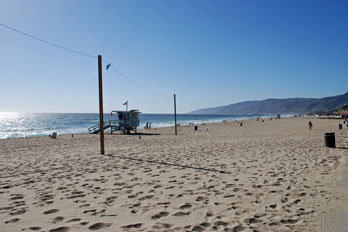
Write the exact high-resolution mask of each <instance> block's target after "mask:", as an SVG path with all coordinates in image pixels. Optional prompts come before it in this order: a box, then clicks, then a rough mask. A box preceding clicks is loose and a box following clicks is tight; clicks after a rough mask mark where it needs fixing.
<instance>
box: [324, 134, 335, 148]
mask: <svg viewBox="0 0 348 232" xmlns="http://www.w3.org/2000/svg"><path fill="white" fill-rule="evenodd" d="M324 137H325V146H326V147H336V142H335V133H325V135H324Z"/></svg>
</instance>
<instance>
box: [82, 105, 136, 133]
mask: <svg viewBox="0 0 348 232" xmlns="http://www.w3.org/2000/svg"><path fill="white" fill-rule="evenodd" d="M113 113H116V115H117V117H118V119H117V120H105V121H104V128H103V129H104V130H106V129H108V128H110V129H111V133H112V132H113V131H122V132H123V133H124V134H130V132H131V131H134V132H135V133H137V127H138V126H139V123H140V121H139V114H140V113H141V112H139V111H138V110H130V111H118V110H113V111H111V116H113ZM88 131H89V133H90V134H97V133H99V132H100V124H99V123H98V124H96V125H94V126H92V127H90V128H88Z"/></svg>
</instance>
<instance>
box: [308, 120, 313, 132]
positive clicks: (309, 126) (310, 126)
mask: <svg viewBox="0 0 348 232" xmlns="http://www.w3.org/2000/svg"><path fill="white" fill-rule="evenodd" d="M312 127H313V124H312V122H311V121H309V122H308V129H309V130H312Z"/></svg>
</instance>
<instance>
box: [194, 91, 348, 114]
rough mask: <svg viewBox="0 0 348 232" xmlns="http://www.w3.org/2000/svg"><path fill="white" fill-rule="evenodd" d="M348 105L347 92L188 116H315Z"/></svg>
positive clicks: (268, 101)
mask: <svg viewBox="0 0 348 232" xmlns="http://www.w3.org/2000/svg"><path fill="white" fill-rule="evenodd" d="M345 105H348V92H347V93H345V94H342V95H337V96H333V97H324V98H287V99H266V100H262V101H245V102H239V103H236V104H230V105H227V106H219V107H214V108H206V109H200V110H195V111H192V112H189V113H190V114H232V115H275V114H317V113H323V112H329V111H332V110H335V109H339V108H342V107H343V106H345Z"/></svg>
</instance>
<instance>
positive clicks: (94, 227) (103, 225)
mask: <svg viewBox="0 0 348 232" xmlns="http://www.w3.org/2000/svg"><path fill="white" fill-rule="evenodd" d="M109 226H111V223H103V222H98V223H95V224H93V225H91V226H90V227H88V229H90V230H100V229H103V228H106V227H109Z"/></svg>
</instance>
